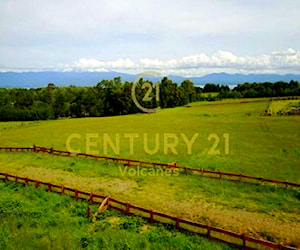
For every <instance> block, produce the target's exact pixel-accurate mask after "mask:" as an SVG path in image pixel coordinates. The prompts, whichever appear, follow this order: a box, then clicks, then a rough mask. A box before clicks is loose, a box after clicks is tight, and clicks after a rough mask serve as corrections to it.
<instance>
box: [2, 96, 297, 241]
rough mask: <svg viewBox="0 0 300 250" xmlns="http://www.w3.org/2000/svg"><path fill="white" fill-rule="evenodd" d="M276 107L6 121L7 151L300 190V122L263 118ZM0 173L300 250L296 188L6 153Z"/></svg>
mask: <svg viewBox="0 0 300 250" xmlns="http://www.w3.org/2000/svg"><path fill="white" fill-rule="evenodd" d="M274 105H276V103H275V104H274ZM269 106H270V103H269V100H268V99H242V100H225V101H224V100H223V101H219V102H203V103H193V104H192V105H190V107H180V108H174V109H164V110H160V111H159V112H157V113H155V114H136V115H128V116H118V117H103V118H84V119H64V120H55V121H39V122H8V123H0V136H1V142H0V146H32V145H33V144H36V145H40V146H46V147H54V148H56V149H61V150H66V149H72V150H74V151H77V150H80V151H81V152H83V153H86V152H87V153H95V154H99V155H111V156H118V157H129V158H133V159H143V160H151V161H158V162H167V163H171V162H174V161H176V162H177V164H179V165H183V166H193V167H198V168H207V169H214V170H223V171H230V172H237V173H245V174H250V175H254V176H258V177H269V178H276V179H280V180H286V181H292V182H297V183H299V182H300V169H299V166H300V140H299V139H300V132H299V131H300V129H299V128H300V125H299V124H300V123H299V122H300V117H299V116H278V117H277V116H276V117H265V116H261V114H262V113H264V111H265V110H266V109H267V108H268V107H269ZM72 136H73V139H71V140H70V143H69V145H67V144H68V138H69V139H70V138H72ZM145 138H146V141H145ZM192 138H194V141H193V142H192ZM156 140H157V141H156ZM118 143H119V144H118ZM147 151H148V152H147ZM150 151H152V154H151V153H149V152H150ZM154 151H155V152H154ZM0 171H2V172H9V173H13V174H18V175H21V176H28V177H32V178H36V179H41V180H45V181H49V180H50V181H52V182H53V183H57V184H64V185H69V186H72V187H78V188H80V189H84V190H87V191H96V192H99V193H102V194H105V195H110V196H112V197H115V198H118V199H121V200H123V201H128V202H130V203H133V204H136V205H139V206H143V207H146V208H152V209H154V210H158V211H163V212H166V213H169V214H173V215H176V216H177V215H178V216H181V217H183V218H187V219H192V220H195V221H199V222H208V223H211V224H212V225H215V226H219V227H223V228H226V229H230V230H233V231H237V232H244V233H247V234H250V235H254V236H256V237H260V238H264V239H268V240H272V241H277V242H284V243H285V244H291V245H295V246H300V240H299V235H300V220H299V218H300V216H299V215H300V211H299V207H300V192H299V190H298V189H286V188H284V187H276V186H272V185H253V184H242V183H232V182H226V181H221V182H220V181H219V180H212V179H206V178H201V177H199V176H197V175H192V174H183V173H180V174H179V175H176V176H174V175H171V176H166V175H165V174H164V173H159V174H157V175H155V176H150V175H148V176H141V175H140V174H139V172H134V170H129V169H127V168H125V167H124V166H119V165H115V164H113V163H108V162H102V161H94V160H86V159H74V158H72V159H69V158H61V157H52V156H49V155H40V154H38V155H36V154H28V153H26V154H20V153H18V154H16V153H1V154H0ZM130 171H131V172H130ZM149 194H151V195H149Z"/></svg>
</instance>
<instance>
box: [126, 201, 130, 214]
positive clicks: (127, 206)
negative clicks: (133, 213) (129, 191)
mask: <svg viewBox="0 0 300 250" xmlns="http://www.w3.org/2000/svg"><path fill="white" fill-rule="evenodd" d="M126 214H127V215H129V214H130V206H129V203H126Z"/></svg>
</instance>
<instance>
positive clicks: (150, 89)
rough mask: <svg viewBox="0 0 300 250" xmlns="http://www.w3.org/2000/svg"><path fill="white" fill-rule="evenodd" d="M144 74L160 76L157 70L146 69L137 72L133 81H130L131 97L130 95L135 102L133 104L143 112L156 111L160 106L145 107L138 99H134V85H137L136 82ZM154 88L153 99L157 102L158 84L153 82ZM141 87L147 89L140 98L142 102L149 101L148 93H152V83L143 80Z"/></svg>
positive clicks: (150, 98)
mask: <svg viewBox="0 0 300 250" xmlns="http://www.w3.org/2000/svg"><path fill="white" fill-rule="evenodd" d="M144 76H160V74H159V73H158V72H154V71H146V72H143V73H141V74H139V75H138V76H137V77H136V78H135V80H134V82H133V83H132V87H131V97H132V100H133V102H134V103H135V105H136V106H137V107H138V108H139V109H140V110H141V111H143V112H145V113H153V112H156V111H157V110H159V109H160V107H159V106H158V107H156V108H145V107H143V106H142V105H141V104H140V103H139V102H138V100H137V99H136V95H135V89H136V86H137V83H138V82H139V80H140V79H141V78H143V77H144ZM154 88H155V99H156V101H157V102H159V84H155V85H154ZM142 89H148V90H147V92H146V94H145V96H144V98H143V99H142V101H143V102H150V101H151V100H152V97H150V94H151V93H152V85H151V84H150V83H149V82H144V83H143V84H142Z"/></svg>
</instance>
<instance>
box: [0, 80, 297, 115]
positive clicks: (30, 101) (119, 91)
mask: <svg viewBox="0 0 300 250" xmlns="http://www.w3.org/2000/svg"><path fill="white" fill-rule="evenodd" d="M136 86H137V87H136V90H135V96H136V98H137V100H138V102H139V103H141V105H142V106H144V107H146V108H147V107H148V108H154V107H157V106H160V107H161V108H173V107H177V106H184V105H187V104H189V103H191V102H196V101H205V100H208V101H214V100H219V99H224V98H252V97H278V96H299V95H300V86H299V83H298V82H297V81H290V82H289V83H287V82H283V81H280V82H276V83H271V82H264V83H243V84H238V85H237V86H236V87H235V88H233V89H230V88H229V87H228V86H224V85H218V84H213V83H208V84H206V85H205V86H204V87H203V88H201V87H199V86H194V84H193V82H191V81H190V80H184V81H183V82H182V83H181V84H179V85H178V84H177V83H174V82H172V81H171V80H170V79H168V78H167V77H164V78H163V79H162V80H161V81H160V82H159V88H158V89H159V91H158V89H157V88H155V87H154V84H153V83H152V82H151V81H148V80H144V79H140V80H139V82H138V83H137V85H136ZM156 91H158V92H156ZM210 92H218V93H219V94H218V95H213V96H212V95H210V94H205V93H210ZM146 95H148V96H147V97H148V101H147V102H146V101H145V100H144V99H145V96H146ZM156 95H158V96H159V98H158V99H157V98H156ZM138 112H140V110H139V109H138V108H137V106H136V105H135V104H134V102H133V100H132V82H128V81H126V82H122V80H121V78H120V77H116V78H114V79H112V80H102V81H101V82H99V83H98V84H97V85H96V86H93V87H76V86H69V87H56V86H55V84H53V83H49V84H48V86H47V87H45V88H31V89H22V88H18V89H6V88H0V121H32V120H48V119H58V118H62V117H100V116H113V115H126V114H133V113H138Z"/></svg>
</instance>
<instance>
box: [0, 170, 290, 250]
mask: <svg viewBox="0 0 300 250" xmlns="http://www.w3.org/2000/svg"><path fill="white" fill-rule="evenodd" d="M0 179H2V180H4V181H12V182H18V183H22V184H24V185H30V184H31V185H34V186H35V187H37V188H38V187H41V188H44V189H46V190H47V191H48V192H55V193H59V194H66V195H70V196H72V197H74V198H75V199H76V200H79V199H80V200H84V201H87V202H88V203H89V206H88V208H87V217H91V207H90V205H91V204H97V205H100V204H101V203H102V201H103V200H104V199H106V198H107V197H106V196H104V195H101V194H96V193H93V192H85V191H81V190H78V189H76V188H70V187H65V186H63V185H56V184H52V183H50V182H43V181H39V180H34V179H30V178H27V177H20V176H16V175H11V174H8V173H0ZM108 208H110V209H113V210H116V211H118V212H121V213H123V214H125V215H128V216H139V217H142V218H144V219H146V220H147V221H149V222H150V223H160V224H163V225H172V226H173V227H174V228H176V229H177V230H179V231H183V232H190V233H195V234H198V235H200V236H204V237H208V238H210V239H215V240H218V241H222V242H225V243H229V244H231V245H234V246H236V247H238V248H242V249H261V248H265V249H284V250H295V249H296V248H294V247H290V246H284V245H282V244H279V243H274V242H270V241H266V240H261V239H257V238H254V237H250V236H247V235H246V234H238V233H235V232H232V231H228V230H225V229H222V228H218V227H213V226H210V225H207V224H201V223H198V222H193V221H189V220H185V219H182V218H179V217H175V216H171V215H167V214H164V213H161V212H156V211H152V210H149V209H146V208H142V207H138V206H135V205H132V204H130V203H126V202H122V201H119V200H116V199H114V198H111V197H109V198H108Z"/></svg>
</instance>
